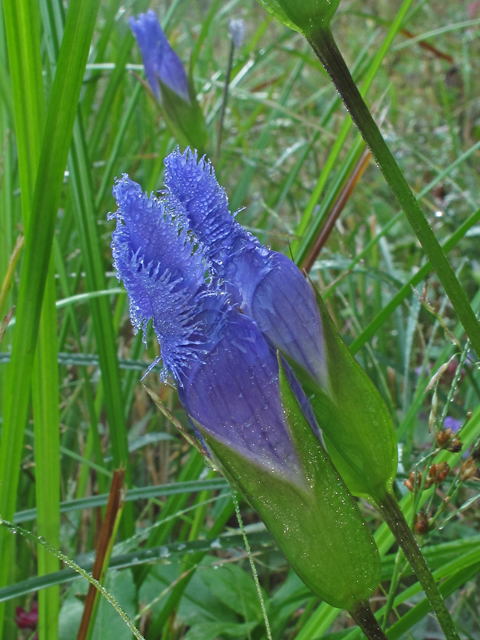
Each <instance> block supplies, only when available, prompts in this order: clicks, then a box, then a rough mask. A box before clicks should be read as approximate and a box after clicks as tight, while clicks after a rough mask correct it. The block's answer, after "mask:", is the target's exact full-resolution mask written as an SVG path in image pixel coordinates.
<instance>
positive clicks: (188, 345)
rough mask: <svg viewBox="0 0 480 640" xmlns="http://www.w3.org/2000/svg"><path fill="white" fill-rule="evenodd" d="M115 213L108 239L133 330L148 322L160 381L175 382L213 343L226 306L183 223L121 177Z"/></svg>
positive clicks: (142, 326) (116, 195)
mask: <svg viewBox="0 0 480 640" xmlns="http://www.w3.org/2000/svg"><path fill="white" fill-rule="evenodd" d="M114 196H115V197H116V199H117V203H118V207H119V208H118V210H117V211H116V212H115V213H113V214H111V215H110V216H109V218H116V220H117V228H116V230H115V231H114V233H113V235H112V239H113V242H112V249H113V256H114V260H115V268H116V270H117V275H118V278H119V279H122V280H123V281H124V283H125V287H126V289H127V292H128V296H129V299H130V317H131V320H132V324H133V325H134V327H135V329H136V330H138V329H140V328H142V329H145V325H146V324H147V322H148V321H149V320H150V319H153V328H154V330H155V333H156V335H157V338H158V341H159V343H160V348H161V355H162V359H163V363H164V374H163V375H164V378H165V377H166V376H167V375H168V374H172V375H173V377H174V378H175V379H177V380H178V379H179V378H180V377H181V374H182V372H183V371H184V370H187V369H188V368H189V367H190V366H191V363H192V362H194V361H195V360H196V359H198V358H201V357H202V356H203V354H204V353H206V352H207V351H208V350H209V349H210V348H211V345H212V344H213V343H214V342H215V341H216V340H218V337H219V336H220V335H221V333H222V328H223V326H224V324H225V318H226V309H227V303H228V300H227V298H226V296H225V295H222V293H221V292H220V291H218V288H217V287H216V286H215V285H214V284H213V283H211V282H210V283H208V282H207V281H206V276H208V263H207V260H206V257H205V255H204V253H203V251H202V250H201V249H200V248H199V247H197V246H196V245H195V244H193V243H192V240H191V238H190V237H189V236H188V235H187V231H186V229H185V228H184V227H183V226H182V219H181V218H178V217H175V216H174V215H173V213H174V212H173V211H171V210H166V209H165V207H164V205H163V203H161V202H159V201H158V200H157V199H156V198H154V197H153V196H150V197H148V196H147V195H146V194H144V193H143V192H142V190H141V187H140V186H139V185H138V184H136V183H135V182H133V181H132V180H130V179H129V178H128V176H124V177H123V178H122V180H120V181H118V182H117V183H116V185H115V187H114Z"/></svg>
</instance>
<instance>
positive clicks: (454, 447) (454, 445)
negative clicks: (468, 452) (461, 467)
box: [447, 438, 463, 453]
mask: <svg viewBox="0 0 480 640" xmlns="http://www.w3.org/2000/svg"><path fill="white" fill-rule="evenodd" d="M462 447H463V443H462V441H461V440H460V438H453V440H452V441H451V442H450V444H449V445H448V447H447V449H448V450H449V451H451V452H452V453H458V452H459V451H461V450H462Z"/></svg>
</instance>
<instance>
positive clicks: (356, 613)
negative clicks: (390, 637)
mask: <svg viewBox="0 0 480 640" xmlns="http://www.w3.org/2000/svg"><path fill="white" fill-rule="evenodd" d="M348 613H349V614H350V615H351V616H352V618H353V619H354V620H355V622H356V623H357V624H358V626H359V627H360V629H361V630H362V631H363V633H364V634H365V635H366V636H367V638H368V640H387V636H386V635H385V634H384V633H383V631H382V629H381V627H380V625H379V624H378V622H377V619H376V618H375V616H374V615H373V612H372V610H371V608H370V603H369V602H368V600H362V601H361V602H358V603H357V604H356V605H355V607H353V609H351V610H350V611H349V612H348Z"/></svg>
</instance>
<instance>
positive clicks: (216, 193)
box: [164, 148, 235, 267]
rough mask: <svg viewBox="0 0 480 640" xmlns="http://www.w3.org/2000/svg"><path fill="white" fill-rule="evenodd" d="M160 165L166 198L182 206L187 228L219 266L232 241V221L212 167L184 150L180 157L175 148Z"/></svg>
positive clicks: (204, 160)
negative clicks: (163, 165)
mask: <svg viewBox="0 0 480 640" xmlns="http://www.w3.org/2000/svg"><path fill="white" fill-rule="evenodd" d="M164 164H165V176H164V181H165V190H166V192H165V193H166V196H167V197H168V198H169V200H170V201H171V202H172V204H173V206H181V207H183V211H184V215H185V216H186V218H187V219H188V225H189V228H190V229H191V230H192V231H193V232H194V233H195V234H197V236H198V238H199V240H200V241H201V242H202V244H204V245H205V246H206V248H207V250H208V254H209V257H210V259H211V260H212V261H213V262H215V261H217V262H218V263H219V265H218V266H219V267H221V260H222V254H223V253H224V252H225V251H226V249H228V248H229V247H230V244H231V242H232V235H233V234H234V227H235V220H234V219H233V217H232V215H231V214H230V211H229V209H228V198H227V194H226V192H225V189H223V188H222V187H220V185H219V184H218V182H217V179H216V177H215V170H214V168H213V167H212V165H211V164H210V163H209V162H208V161H207V160H206V159H205V158H201V159H200V160H199V159H198V154H197V151H193V152H192V151H191V150H190V149H188V148H187V150H186V151H185V152H184V153H183V154H182V153H180V151H179V149H178V148H177V150H176V151H174V152H173V153H171V154H170V155H169V156H167V157H166V158H165V160H164Z"/></svg>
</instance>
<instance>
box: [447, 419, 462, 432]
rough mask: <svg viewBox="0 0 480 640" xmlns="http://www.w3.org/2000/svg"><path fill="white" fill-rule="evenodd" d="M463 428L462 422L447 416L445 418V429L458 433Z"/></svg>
mask: <svg viewBox="0 0 480 640" xmlns="http://www.w3.org/2000/svg"><path fill="white" fill-rule="evenodd" d="M462 426H463V422H462V421H461V420H457V419H456V418H452V416H447V417H446V418H445V422H444V423H443V428H444V429H451V430H452V432H453V433H457V431H460V429H461V428H462Z"/></svg>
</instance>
